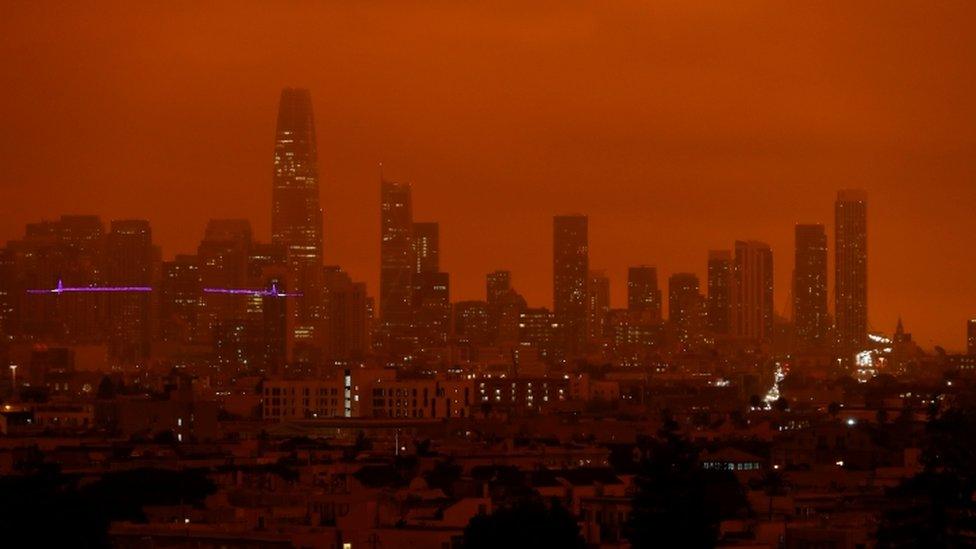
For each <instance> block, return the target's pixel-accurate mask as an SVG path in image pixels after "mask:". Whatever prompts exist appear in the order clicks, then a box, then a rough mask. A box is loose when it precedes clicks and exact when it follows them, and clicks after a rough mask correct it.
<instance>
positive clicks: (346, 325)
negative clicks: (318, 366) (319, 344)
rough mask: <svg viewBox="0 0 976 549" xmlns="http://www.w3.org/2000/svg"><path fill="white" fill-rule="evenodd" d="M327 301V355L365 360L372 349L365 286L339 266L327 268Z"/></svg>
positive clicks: (342, 358)
mask: <svg viewBox="0 0 976 549" xmlns="http://www.w3.org/2000/svg"><path fill="white" fill-rule="evenodd" d="M325 289H326V296H327V301H328V311H329V313H328V326H329V327H328V344H327V350H328V356H330V357H331V358H332V360H337V361H339V360H358V359H362V358H363V357H364V356H365V355H366V352H367V350H368V349H369V310H368V309H369V307H368V303H367V296H366V284H364V283H362V282H353V280H352V278H351V277H350V276H349V275H348V274H347V273H345V272H344V271H342V270H341V269H339V268H338V267H326V268H325Z"/></svg>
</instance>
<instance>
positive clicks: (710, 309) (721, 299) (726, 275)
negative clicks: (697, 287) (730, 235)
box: [707, 250, 735, 335]
mask: <svg viewBox="0 0 976 549" xmlns="http://www.w3.org/2000/svg"><path fill="white" fill-rule="evenodd" d="M734 273H735V264H734V262H733V260H732V252H731V251H730V250H711V251H709V252H708V306H707V316H708V331H710V332H711V333H713V334H716V335H726V334H729V333H731V331H732V285H733V275H734Z"/></svg>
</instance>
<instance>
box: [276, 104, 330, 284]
mask: <svg viewBox="0 0 976 549" xmlns="http://www.w3.org/2000/svg"><path fill="white" fill-rule="evenodd" d="M271 202H272V203H271V241H272V243H274V244H279V245H281V246H283V247H284V248H285V250H286V253H287V254H288V260H289V262H290V263H291V264H292V265H293V266H296V267H297V266H300V265H302V264H305V265H309V264H310V265H313V266H316V267H318V266H320V265H321V264H322V208H321V207H320V206H319V169H318V152H317V150H316V144H315V121H314V119H313V117H312V97H311V94H309V92H308V90H304V89H298V88H285V89H283V90H282V91H281V99H280V101H279V103H278V124H277V129H276V131H275V147H274V177H273V180H272V193H271Z"/></svg>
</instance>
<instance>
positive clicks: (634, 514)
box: [627, 432, 748, 548]
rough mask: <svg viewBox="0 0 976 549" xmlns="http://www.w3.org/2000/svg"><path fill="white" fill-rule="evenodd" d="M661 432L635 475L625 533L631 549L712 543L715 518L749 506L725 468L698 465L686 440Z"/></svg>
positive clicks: (716, 536) (742, 511) (715, 539)
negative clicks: (632, 496) (705, 468)
mask: <svg viewBox="0 0 976 549" xmlns="http://www.w3.org/2000/svg"><path fill="white" fill-rule="evenodd" d="M662 435H663V438H664V441H663V442H661V443H659V444H658V445H657V447H656V448H655V449H654V450H653V452H652V455H651V458H650V459H648V460H645V461H644V463H643V464H642V470H641V472H640V473H639V474H638V475H637V477H636V479H635V482H636V484H637V493H636V495H635V496H634V499H633V503H632V510H631V514H630V518H629V520H628V522H627V537H628V539H629V540H630V543H631V544H632V546H633V547H635V548H642V547H692V548H699V547H702V548H703V547H714V546H715V543H716V541H717V540H718V526H719V522H720V521H721V520H722V519H723V518H732V517H737V516H741V515H742V514H743V513H744V512H745V511H746V510H747V508H748V503H747V501H746V499H745V495H744V493H743V491H742V487H741V486H740V485H739V482H738V480H737V479H736V478H735V476H734V475H733V474H732V473H731V472H729V471H710V470H703V469H701V468H700V467H699V466H698V463H697V450H696V449H695V448H694V447H693V446H692V445H691V444H690V443H689V442H688V441H687V440H685V439H683V438H681V437H679V436H677V434H675V433H673V432H670V433H669V432H662Z"/></svg>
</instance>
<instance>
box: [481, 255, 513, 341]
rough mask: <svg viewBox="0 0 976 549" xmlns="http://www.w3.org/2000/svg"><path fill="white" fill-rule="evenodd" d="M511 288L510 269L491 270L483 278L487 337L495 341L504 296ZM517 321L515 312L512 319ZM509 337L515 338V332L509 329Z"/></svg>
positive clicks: (497, 334) (497, 338)
mask: <svg viewBox="0 0 976 549" xmlns="http://www.w3.org/2000/svg"><path fill="white" fill-rule="evenodd" d="M511 289H512V273H511V272H510V271H492V272H490V273H488V276H487V277H486V279H485V295H486V296H487V304H488V339H489V340H490V341H494V342H497V341H498V340H499V329H500V322H501V317H502V313H503V303H504V301H505V300H504V296H505V295H506V294H508V293H509V291H511ZM512 320H514V321H515V322H516V323H517V322H518V314H517V312H516V314H515V316H514V317H513V319H512ZM508 335H509V339H510V340H513V341H514V339H516V338H517V334H515V333H512V332H511V331H509V334H508Z"/></svg>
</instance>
